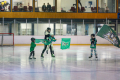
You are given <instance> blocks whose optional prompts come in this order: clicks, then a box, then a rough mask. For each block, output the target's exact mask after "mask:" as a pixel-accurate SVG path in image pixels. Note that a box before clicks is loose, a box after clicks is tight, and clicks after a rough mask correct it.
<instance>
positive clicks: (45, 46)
mask: <svg viewBox="0 0 120 80" xmlns="http://www.w3.org/2000/svg"><path fill="white" fill-rule="evenodd" d="M46 49H47V45H44V49H43V51H42V54H44V52H45V50H46ZM50 52H51V54H52V47H51V45H50Z"/></svg>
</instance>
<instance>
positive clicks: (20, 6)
mask: <svg viewBox="0 0 120 80" xmlns="http://www.w3.org/2000/svg"><path fill="white" fill-rule="evenodd" d="M18 8H19V10H20V11H22V10H23V7H22V3H20V5H19V6H18Z"/></svg>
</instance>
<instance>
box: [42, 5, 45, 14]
mask: <svg viewBox="0 0 120 80" xmlns="http://www.w3.org/2000/svg"><path fill="white" fill-rule="evenodd" d="M42 10H43V11H44V12H45V11H46V5H45V3H44V4H43V6H42Z"/></svg>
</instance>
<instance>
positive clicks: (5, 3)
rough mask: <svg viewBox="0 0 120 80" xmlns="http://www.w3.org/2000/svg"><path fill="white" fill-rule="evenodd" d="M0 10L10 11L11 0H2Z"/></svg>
mask: <svg viewBox="0 0 120 80" xmlns="http://www.w3.org/2000/svg"><path fill="white" fill-rule="evenodd" d="M0 4H1V5H0V11H1V12H9V11H10V0H0Z"/></svg>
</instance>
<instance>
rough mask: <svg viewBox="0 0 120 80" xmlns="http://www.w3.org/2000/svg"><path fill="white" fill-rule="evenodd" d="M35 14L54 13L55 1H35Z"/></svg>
mask: <svg viewBox="0 0 120 80" xmlns="http://www.w3.org/2000/svg"><path fill="white" fill-rule="evenodd" d="M35 11H36V12H55V0H35Z"/></svg>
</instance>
